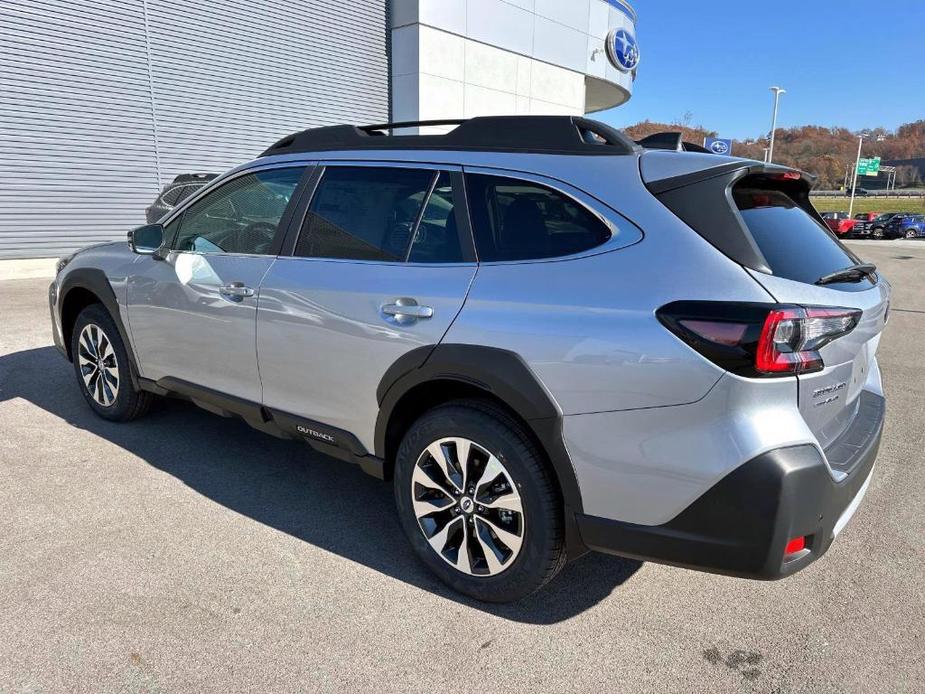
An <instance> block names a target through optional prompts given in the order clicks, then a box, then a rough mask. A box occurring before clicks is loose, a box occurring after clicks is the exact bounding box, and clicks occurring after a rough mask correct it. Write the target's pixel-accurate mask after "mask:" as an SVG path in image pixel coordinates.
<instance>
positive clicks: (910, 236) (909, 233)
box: [906, 229, 918, 239]
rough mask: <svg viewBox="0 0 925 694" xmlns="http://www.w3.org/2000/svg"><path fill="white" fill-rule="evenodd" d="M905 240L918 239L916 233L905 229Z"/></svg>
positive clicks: (913, 230)
mask: <svg viewBox="0 0 925 694" xmlns="http://www.w3.org/2000/svg"><path fill="white" fill-rule="evenodd" d="M906 238H907V239H914V238H918V232H917V231H916V230H915V229H906Z"/></svg>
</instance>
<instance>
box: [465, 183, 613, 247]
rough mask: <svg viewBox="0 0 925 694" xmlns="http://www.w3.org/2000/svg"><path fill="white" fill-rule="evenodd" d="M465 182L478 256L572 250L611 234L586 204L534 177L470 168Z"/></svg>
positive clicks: (594, 243)
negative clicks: (524, 178) (490, 173)
mask: <svg viewBox="0 0 925 694" xmlns="http://www.w3.org/2000/svg"><path fill="white" fill-rule="evenodd" d="M466 188H467V192H468V196H469V206H470V212H471V218H472V227H473V232H474V234H475V245H476V249H477V250H478V254H479V260H482V261H493V260H527V259H531V258H551V257H555V256H563V255H571V254H573V253H580V252H581V251H585V250H587V249H589V248H594V247H595V246H599V245H600V244H602V243H604V242H605V241H607V240H608V239H609V238H610V230H609V229H608V228H607V226H606V225H605V224H604V223H603V222H602V221H601V220H600V219H598V218H597V217H596V216H595V215H594V214H592V213H591V212H590V211H588V210H587V209H586V208H585V207H584V206H582V205H580V204H579V203H577V202H575V201H574V200H572V199H571V198H569V197H567V196H565V195H563V194H562V193H559V192H557V191H555V190H552V189H550V188H547V187H545V186H542V185H539V184H537V183H532V182H530V181H519V180H517V179H513V178H506V177H501V176H486V175H482V174H468V175H467V176H466Z"/></svg>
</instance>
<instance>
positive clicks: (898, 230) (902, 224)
mask: <svg viewBox="0 0 925 694" xmlns="http://www.w3.org/2000/svg"><path fill="white" fill-rule="evenodd" d="M884 235H885V236H886V237H887V238H891V239H895V238H904V239H917V238H921V237H923V236H925V214H904V215H896V216H895V217H893V219H891V220H890V222H889V224H887V225H886V229H885V230H884Z"/></svg>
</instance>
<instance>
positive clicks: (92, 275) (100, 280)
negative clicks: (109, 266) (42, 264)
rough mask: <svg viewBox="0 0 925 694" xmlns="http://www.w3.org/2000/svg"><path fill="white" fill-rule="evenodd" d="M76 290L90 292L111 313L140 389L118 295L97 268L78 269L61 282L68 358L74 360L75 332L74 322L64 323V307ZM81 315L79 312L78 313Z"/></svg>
mask: <svg viewBox="0 0 925 694" xmlns="http://www.w3.org/2000/svg"><path fill="white" fill-rule="evenodd" d="M75 289H82V290H84V291H86V292H89V293H90V294H92V295H93V296H95V297H96V298H97V299H98V303H100V304H102V305H103V307H104V308H105V309H106V311H107V312H108V313H109V316H110V318H112V321H113V323H115V324H116V329H117V330H118V331H119V337H120V338H121V339H122V344H123V345H124V346H125V351H126V353H127V354H128V360H129V367H130V368H129V373H130V374H131V379H132V385H133V386H134V387H135V389H136V390H137V389H138V381H137V378H138V362H137V361H136V359H135V353H134V351H133V349H132V342H131V340H129V338H128V332H127V331H126V329H125V326H124V325H123V324H122V316H121V314H120V312H119V302H118V301H117V300H116V293H115V292H114V291H113V289H112V284H110V282H109V278H108V277H107V276H106V273H104V272H103V271H102V270H98V269H96V268H76V269H74V270H72V271H70V272H68V273H67V275H66V276H65V278H64V280H63V281H62V282H61V287H60V289H59V290H58V296H59V297H60V298H59V303H60V310H61V311H62V315H61V321H62V332H63V333H64V334H62V336H61V338H62V341H63V342H64V344H65V346H66V349H67V350H68V358H69V359H72V358H73V356H72V355H71V354H70V343H71V340H70V331H71V330H73V327H74V326H73V322H71V323H70V324H69V325H66V324H65V323H64V318H65V316H64V315H63V313H64V307H65V306H66V305H67V301H68V295H69V294H70V293H71V292H72V291H73V290H75ZM78 313H79V312H78ZM72 318H73V320H74V321H76V319H77V314H75V315H74V316H73V317H72Z"/></svg>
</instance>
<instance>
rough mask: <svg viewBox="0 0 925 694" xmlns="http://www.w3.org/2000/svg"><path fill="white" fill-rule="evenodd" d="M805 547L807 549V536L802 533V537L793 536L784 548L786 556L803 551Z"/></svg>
mask: <svg viewBox="0 0 925 694" xmlns="http://www.w3.org/2000/svg"><path fill="white" fill-rule="evenodd" d="M804 549H806V537H805V536H802V535H801V536H800V537H795V538H793V539H792V540H791V541H790V542H788V543H787V546H786V547H785V548H784V556H787V555H788V554H796V553H797V552H802V551H803V550H804Z"/></svg>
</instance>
